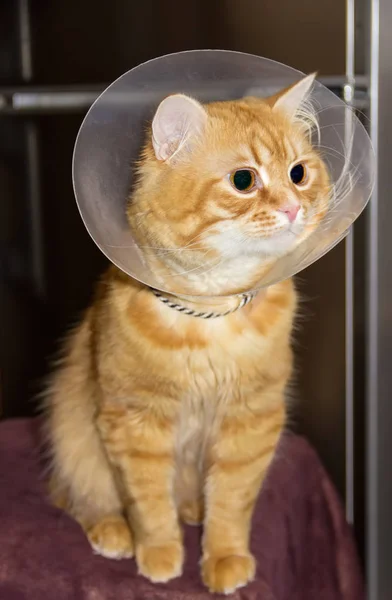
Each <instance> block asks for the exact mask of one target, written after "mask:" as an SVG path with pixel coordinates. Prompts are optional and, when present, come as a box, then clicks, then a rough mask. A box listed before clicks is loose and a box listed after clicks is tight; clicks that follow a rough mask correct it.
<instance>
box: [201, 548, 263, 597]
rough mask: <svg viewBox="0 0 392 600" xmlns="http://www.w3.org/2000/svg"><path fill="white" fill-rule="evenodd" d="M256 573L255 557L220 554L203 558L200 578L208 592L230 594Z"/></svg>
mask: <svg viewBox="0 0 392 600" xmlns="http://www.w3.org/2000/svg"><path fill="white" fill-rule="evenodd" d="M255 573H256V563H255V559H254V558H253V556H252V555H251V554H248V555H246V556H236V555H231V556H220V557H214V556H211V557H210V558H208V559H206V560H203V562H202V578H203V581H204V583H205V585H206V586H207V587H208V589H209V590H210V592H215V593H219V594H231V593H233V592H234V591H235V590H236V589H238V588H241V587H244V586H245V585H246V584H247V583H249V582H250V581H252V580H253V579H254V577H255Z"/></svg>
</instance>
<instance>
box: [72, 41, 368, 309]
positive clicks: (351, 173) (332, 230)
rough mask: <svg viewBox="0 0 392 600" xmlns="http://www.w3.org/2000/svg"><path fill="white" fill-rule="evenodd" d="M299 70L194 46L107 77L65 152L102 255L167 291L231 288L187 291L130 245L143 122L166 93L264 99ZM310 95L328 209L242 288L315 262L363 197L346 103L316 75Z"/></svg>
mask: <svg viewBox="0 0 392 600" xmlns="http://www.w3.org/2000/svg"><path fill="white" fill-rule="evenodd" d="M303 76H304V75H303V73H300V72H299V71H297V70H295V69H292V68H290V67H287V66H285V65H282V64H280V63H277V62H274V61H272V60H268V59H265V58H261V57H257V56H253V55H249V54H242V53H239V52H231V51H220V50H195V51H189V52H180V53H178V54H171V55H168V56H163V57H160V58H156V59H154V60H151V61H149V62H147V63H144V64H142V65H140V66H138V67H136V68H134V69H132V70H131V71H128V72H127V73H125V74H124V75H122V76H121V77H120V78H119V79H117V80H116V81H115V82H114V83H112V84H111V85H110V86H109V87H108V88H107V89H106V90H105V91H104V92H103V93H102V94H101V95H100V97H99V98H98V99H97V100H96V102H95V103H94V104H93V105H92V107H91V108H90V110H89V112H88V113H87V116H86V117H85V119H84V121H83V123H82V126H81V128H80V131H79V134H78V137H77V140H76V144H75V150H74V157H73V182H74V190H75V196H76V200H77V204H78V207H79V210H80V214H81V216H82V219H83V221H84V223H85V226H86V228H87V230H88V232H89V233H90V235H91V237H92V238H93V240H94V241H95V243H96V244H97V245H98V247H99V248H100V249H101V250H102V252H103V253H104V254H105V255H106V257H107V258H108V259H109V260H110V261H111V262H112V263H114V264H115V265H117V266H118V267H119V268H120V269H122V270H123V271H124V272H125V273H127V274H128V275H130V276H131V277H133V278H135V279H137V280H139V281H141V282H143V283H144V284H146V285H148V286H150V287H152V288H155V289H158V290H160V291H163V292H166V293H170V294H175V295H179V296H181V295H182V296H190V295H192V296H203V297H207V296H208V297H213V296H222V295H230V294H232V292H231V291H230V286H229V285H228V286H227V289H226V290H225V288H224V287H223V288H222V290H221V291H220V292H219V293H218V294H217V293H216V290H215V289H213V287H212V288H211V290H210V289H208V287H207V288H205V287H204V288H200V286H198V285H197V283H195V285H194V287H192V286H191V285H187V286H186V287H185V286H184V284H183V281H184V279H183V278H179V277H176V276H175V275H173V277H166V278H165V279H162V277H161V276H160V275H159V274H158V273H157V272H155V270H154V268H153V267H152V266H151V261H149V260H147V257H146V254H145V250H144V249H143V248H141V247H138V244H137V243H136V236H135V232H134V231H132V230H131V227H130V224H129V222H128V220H127V215H126V208H127V203H128V202H129V195H130V190H131V189H132V185H133V177H134V169H133V167H134V165H135V163H136V161H137V160H138V159H139V156H140V150H141V148H142V147H143V145H144V143H145V136H146V125H147V124H148V123H151V121H152V118H153V116H154V113H155V111H156V109H157V107H158V105H159V104H160V102H161V101H162V100H163V99H164V98H165V97H167V96H168V95H170V94H175V93H182V94H186V95H189V96H191V97H193V98H195V99H197V100H199V101H200V102H202V103H206V102H214V101H218V100H234V99H239V98H242V97H245V96H259V97H267V96H271V95H273V94H275V93H276V92H278V91H280V90H281V89H283V88H285V87H287V86H289V85H290V84H292V83H294V82H297V81H298V80H299V79H301V78H302V77H303ZM311 100H312V102H313V103H314V105H315V106H316V107H317V111H316V112H317V120H318V123H319V131H318V132H317V131H316V132H315V133H314V139H313V142H312V143H313V146H314V147H315V148H317V149H318V151H319V152H320V154H321V155H322V157H323V159H324V162H325V163H326V165H327V168H328V171H329V175H330V178H331V180H332V184H333V185H332V194H331V201H330V204H329V209H328V211H327V213H326V215H325V216H324V218H323V219H322V221H321V222H320V223H319V225H318V226H317V228H316V229H315V231H314V232H313V233H312V234H311V235H310V236H309V237H308V238H306V239H305V240H304V241H303V242H302V243H300V244H299V245H298V246H297V247H296V248H295V249H294V250H293V251H291V252H290V253H289V254H286V255H285V256H282V257H280V258H277V259H276V260H274V261H273V262H272V264H271V266H270V268H268V270H267V271H266V272H265V273H264V275H263V277H262V278H261V279H260V281H258V282H257V284H256V285H253V286H252V290H241V291H244V292H245V291H253V290H256V289H261V288H263V287H267V286H269V285H272V284H274V283H276V282H278V281H281V280H284V279H287V278H289V277H291V276H293V275H295V274H296V273H298V272H299V271H301V270H302V269H304V268H306V267H307V266H309V265H310V264H311V263H313V262H315V261H316V260H318V259H319V258H320V257H321V256H323V255H324V254H325V253H326V252H328V251H329V250H330V249H331V248H332V247H333V246H335V245H336V244H337V243H338V242H339V241H340V240H341V239H342V238H343V237H344V236H345V235H346V234H347V233H348V231H349V228H350V227H351V225H352V224H353V222H354V221H355V219H356V218H357V217H358V216H359V215H360V213H361V212H362V210H363V209H364V208H365V206H366V204H367V202H368V200H369V197H370V195H371V191H372V187H373V181H374V170H375V169H374V153H373V149H372V145H371V142H370V138H369V136H368V134H367V132H366V130H365V128H364V127H363V125H362V123H361V122H360V121H359V119H358V118H357V117H356V116H355V114H354V112H353V110H352V109H351V108H350V107H348V106H347V105H346V104H345V103H344V102H342V101H341V100H340V99H339V98H337V96H336V95H335V94H334V93H332V92H331V91H330V90H328V89H327V88H326V87H325V86H323V85H322V84H320V83H319V82H317V81H316V82H315V84H314V86H313V89H312V93H311ZM244 269H246V260H245V259H244ZM238 293H239V291H238Z"/></svg>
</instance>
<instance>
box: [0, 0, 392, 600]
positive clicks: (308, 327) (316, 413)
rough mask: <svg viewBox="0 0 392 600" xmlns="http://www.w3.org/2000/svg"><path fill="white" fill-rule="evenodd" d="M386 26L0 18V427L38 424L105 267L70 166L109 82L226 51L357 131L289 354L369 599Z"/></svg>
mask: <svg viewBox="0 0 392 600" xmlns="http://www.w3.org/2000/svg"><path fill="white" fill-rule="evenodd" d="M388 22H389V23H391V22H392V3H390V1H389V0H347V2H345V1H344V0H328V2H326V1H324V2H315V1H314V0H300V1H299V2H295V3H293V2H290V1H289V0H274V2H270V1H269V0H241V2H239V0H219V1H216V2H211V0H187V2H180V1H176V0H166V2H156V1H154V0H144V1H143V2H137V1H133V2H129V1H128V2H127V1H126V0H112V1H111V2H109V3H108V2H103V1H98V0H94V2H93V1H92V0H82V1H80V0H79V1H78V2H75V1H74V0H68V2H64V1H63V0H50V1H49V0H40V2H34V1H33V0H2V2H1V3H0V319H1V321H0V325H1V335H0V417H1V418H11V417H19V416H26V415H31V414H35V413H36V410H37V402H36V400H35V396H36V394H37V393H38V392H39V390H40V388H41V386H42V379H43V378H44V376H45V374H46V373H47V372H48V370H49V368H50V358H51V357H52V356H53V354H54V352H55V350H56V348H57V347H58V340H59V339H60V338H61V336H63V335H64V334H65V332H66V331H67V329H68V328H69V327H70V326H71V325H72V324H73V323H74V322H75V321H76V320H77V319H78V318H79V315H80V313H81V311H82V310H83V308H84V307H86V306H87V304H88V302H89V300H90V297H91V294H92V290H93V285H94V282H95V281H96V279H97V276H98V275H99V274H100V273H101V272H102V270H103V269H104V268H105V259H104V257H103V255H101V253H100V252H99V250H98V249H97V248H96V247H95V245H94V244H93V242H92V241H91V239H90V237H89V235H88V234H87V232H86V230H85V228H84V225H83V223H82V221H81V219H80V216H79V213H78V211H77V208H76V203H75V201H74V196H73V190H72V181H71V158H72V151H73V145H74V141H75V137H76V134H77V131H78V128H79V126H80V124H81V121H82V119H83V116H84V115H85V113H86V111H87V110H88V108H89V106H90V105H91V103H92V102H93V101H94V99H95V98H96V97H97V95H98V94H99V92H100V91H102V90H103V89H104V88H105V87H106V85H107V84H108V83H110V82H111V81H112V80H114V79H115V78H117V77H118V76H120V75H121V74H122V73H124V72H125V71H127V70H129V69H131V68H132V67H134V66H136V65H138V64H139V63H141V62H143V61H145V60H147V59H150V58H153V57H155V56H159V55H162V54H165V53H169V52H176V51H180V50H186V49H197V48H223V49H230V50H240V51H244V52H250V53H254V54H258V55H261V56H265V57H268V58H272V59H275V60H278V61H281V62H284V63H286V64H288V65H290V66H292V67H295V68H297V69H299V70H301V71H304V72H306V73H309V72H313V71H318V74H319V78H320V80H321V81H322V82H323V83H325V85H327V86H328V87H330V88H331V89H332V90H333V91H335V93H336V94H337V95H339V96H340V97H343V98H344V99H345V100H346V101H348V102H350V103H352V104H353V106H354V107H355V109H356V110H358V115H359V116H360V118H361V119H362V120H363V122H364V124H365V126H367V127H368V128H370V132H371V134H372V138H373V142H374V145H375V148H376V151H377V153H378V159H379V172H378V178H377V190H376V192H377V193H376V194H375V196H374V198H373V201H372V203H371V206H370V208H368V209H367V210H366V212H365V214H364V215H363V216H362V217H361V218H360V219H359V221H358V222H357V223H356V225H355V228H354V230H355V231H354V234H353V235H351V236H350V237H349V238H348V239H347V241H346V242H344V243H341V244H340V245H339V246H338V247H336V248H335V249H334V250H333V251H331V252H330V253H329V254H328V255H327V256H325V257H324V258H323V259H321V260H320V261H318V262H317V263H316V264H315V265H313V266H312V267H310V268H309V269H307V270H306V271H304V272H302V273H301V274H300V276H299V277H298V286H299V289H300V290H301V292H302V295H303V303H302V307H301V315H300V319H299V331H298V334H297V337H296V341H295V347H296V355H297V368H298V376H297V408H296V427H297V429H298V430H300V431H302V432H303V433H305V434H306V435H307V436H308V437H309V438H310V439H311V441H312V442H313V444H314V445H315V447H316V448H317V450H318V452H319V454H320V455H321V457H322V459H323V462H324V464H325V466H326V468H327V469H328V471H329V473H330V475H331V477H332V479H333V481H334V482H335V484H336V486H337V488H338V490H339V492H340V494H341V496H342V498H343V499H344V501H345V503H346V512H347V517H348V519H349V520H350V521H351V522H352V523H353V526H354V530H355V533H356V536H357V540H358V545H359V549H360V552H361V555H362V558H363V560H364V562H365V564H366V568H367V575H368V582H369V594H370V596H369V597H371V600H381V599H382V598H391V597H392V596H388V595H384V593H385V594H386V593H388V594H389V593H390V591H389V590H391V589H392V585H391V581H390V579H389V578H390V577H392V575H390V574H389V571H391V573H392V569H389V568H388V559H387V557H388V556H392V517H391V518H389V506H390V505H392V480H391V479H392V478H391V475H390V469H389V456H390V454H391V451H392V443H391V444H390V443H389V435H388V423H391V425H392V409H391V406H390V404H391V403H390V402H389V393H390V392H389V390H390V389H392V375H391V370H392V365H390V357H391V356H392V341H391V340H392V334H391V329H392V311H391V309H390V308H389V306H390V305H389V302H388V298H389V294H390V292H391V288H392V272H391V271H392V270H391V269H390V267H389V266H388V251H389V250H390V249H391V248H390V247H391V241H390V237H391V236H390V233H389V229H390V223H391V217H392V214H391V213H392V208H391V203H392V200H391V199H390V198H389V197H388V189H389V182H388V167H389V159H388V157H389V156H390V151H389V145H390V140H391V135H392V125H391V122H390V117H389V113H388V111H389V106H390V101H391V99H392V64H391V65H390V64H389V54H390V46H391V43H392V42H390V40H389V29H388ZM369 118H371V126H369ZM380 122H382V127H380V126H379V123H380ZM388 140H389V141H388ZM389 351H391V353H389ZM387 590H388V592H387Z"/></svg>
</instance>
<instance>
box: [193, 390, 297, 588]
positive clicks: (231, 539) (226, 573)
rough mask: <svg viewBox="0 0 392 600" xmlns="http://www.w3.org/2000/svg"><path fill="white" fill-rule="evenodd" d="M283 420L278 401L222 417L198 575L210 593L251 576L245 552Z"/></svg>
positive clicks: (209, 481) (208, 490)
mask: <svg viewBox="0 0 392 600" xmlns="http://www.w3.org/2000/svg"><path fill="white" fill-rule="evenodd" d="M284 421H285V410H284V405H283V401H282V402H281V403H279V405H278V406H276V405H275V406H274V407H273V408H272V409H271V408H270V409H269V410H268V411H265V412H258V413H255V412H254V411H253V410H252V411H250V410H249V409H248V408H246V407H245V405H244V406H243V407H242V408H240V409H238V410H235V411H233V412H232V414H230V412H229V414H228V415H227V416H226V417H225V418H224V420H223V422H222V425H221V429H220V432H219V434H218V436H217V438H216V440H215V443H214V444H213V447H212V448H211V455H210V457H209V459H210V461H211V462H210V465H209V468H208V471H207V476H206V483H205V502H206V516H205V522H204V528H205V529H204V538H203V559H202V577H203V580H204V582H205V584H206V585H207V587H208V588H209V589H210V591H212V592H219V593H226V594H227V593H230V592H233V591H234V590H235V589H237V588H239V587H242V586H244V585H246V584H247V583H248V582H249V581H251V580H252V579H253V578H254V576H255V570H256V565H255V560H254V558H253V556H252V555H251V553H250V550H249V537H250V524H251V517H252V513H253V508H254V504H255V501H256V498H257V495H258V492H259V489H260V486H261V483H262V481H263V479H264V477H265V474H266V471H267V469H268V467H269V465H270V463H271V460H272V458H273V456H274V453H275V449H276V447H277V444H278V440H279V437H280V434H281V432H282V428H283V425H284Z"/></svg>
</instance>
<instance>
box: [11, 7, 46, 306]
mask: <svg viewBox="0 0 392 600" xmlns="http://www.w3.org/2000/svg"><path fill="white" fill-rule="evenodd" d="M18 17H19V52H20V70H21V75H22V79H23V81H24V82H25V83H26V84H28V83H29V82H30V81H31V79H32V76H33V67H32V45H31V26H30V2H29V0H19V2H18ZM0 97H1V94H0ZM2 104H3V103H2V102H1V100H0V112H1V106H2ZM25 136H26V156H27V186H26V188H27V189H26V193H27V198H28V206H29V217H30V222H29V230H30V257H29V258H30V262H31V271H32V279H33V284H34V291H35V293H36V294H37V295H39V296H41V297H42V296H44V293H45V267H44V264H45V263H44V243H43V235H44V233H43V223H42V207H41V198H42V196H41V185H40V165H39V147H38V127H37V124H36V123H34V122H33V121H32V120H31V119H29V120H28V122H26V124H25Z"/></svg>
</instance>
